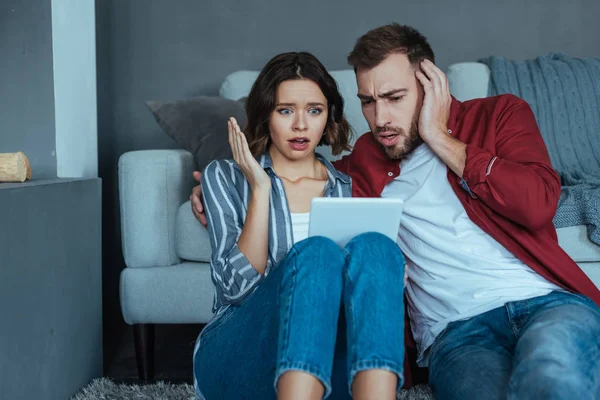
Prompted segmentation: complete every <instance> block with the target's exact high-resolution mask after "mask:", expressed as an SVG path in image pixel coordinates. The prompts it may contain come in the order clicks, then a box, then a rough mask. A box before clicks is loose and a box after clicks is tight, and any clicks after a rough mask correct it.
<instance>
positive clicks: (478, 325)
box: [429, 291, 600, 400]
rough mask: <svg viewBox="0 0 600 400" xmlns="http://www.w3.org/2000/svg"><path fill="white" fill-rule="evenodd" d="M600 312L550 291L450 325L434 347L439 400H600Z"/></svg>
mask: <svg viewBox="0 0 600 400" xmlns="http://www.w3.org/2000/svg"><path fill="white" fill-rule="evenodd" d="M599 344H600V309H599V308H598V307H597V306H596V305H595V304H594V303H593V302H592V301H591V300H590V299H588V298H587V297H585V296H583V295H578V294H572V293H566V292H560V291H555V292H552V293H550V294H548V295H546V296H540V297H535V298H532V299H528V300H523V301H516V302H509V303H507V304H506V305H505V306H504V307H499V308H496V309H494V310H491V311H488V312H486V313H483V314H481V315H478V316H476V317H473V318H470V319H467V320H464V321H456V322H451V323H450V324H449V325H448V327H447V328H446V329H445V330H444V331H443V332H442V333H441V334H440V335H439V336H438V338H437V339H436V341H435V342H434V343H433V345H432V347H431V349H430V350H431V353H430V360H429V381H430V383H431V385H432V387H433V391H434V393H435V396H436V399H437V400H445V399H457V400H458V399H460V400H470V399H473V400H475V399H476V400H487V399H490V400H492V399H511V400H512V399H515V400H516V399H518V400H527V399H544V400H546V399H572V400H587V399H590V400H591V399H600V391H599V384H600V348H599Z"/></svg>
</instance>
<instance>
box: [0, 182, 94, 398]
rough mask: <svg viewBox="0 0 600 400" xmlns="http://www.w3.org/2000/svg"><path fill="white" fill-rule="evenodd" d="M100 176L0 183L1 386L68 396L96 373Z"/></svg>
mask: <svg viewBox="0 0 600 400" xmlns="http://www.w3.org/2000/svg"><path fill="white" fill-rule="evenodd" d="M100 192H101V181H100V179H97V178H96V179H87V180H66V179H64V180H53V181H45V180H38V181H31V182H27V183H23V184H6V183H5V184H0V221H2V224H1V226H2V228H1V229H0V299H1V300H0V315H1V316H2V329H1V330H0V388H1V389H0V390H1V395H0V397H2V398H3V399H15V400H18V399H24V400H30V399H48V400H54V399H56V400H64V399H69V398H71V396H72V395H73V394H75V393H76V392H77V391H78V390H79V389H80V388H81V387H83V386H84V385H87V384H88V383H89V382H90V380H92V379H93V378H97V377H100V376H102V282H101V268H102V265H101V254H100V253H101V247H100V239H101V232H100V229H101V204H100V199H101V196H100Z"/></svg>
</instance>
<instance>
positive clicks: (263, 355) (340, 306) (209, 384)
mask: <svg viewBox="0 0 600 400" xmlns="http://www.w3.org/2000/svg"><path fill="white" fill-rule="evenodd" d="M247 113H248V124H247V127H246V132H245V134H243V133H242V132H241V130H240V128H239V126H238V124H237V122H236V121H235V120H234V119H231V120H230V121H229V122H228V129H229V143H230V145H231V149H232V152H233V160H218V161H213V162H212V163H210V164H209V165H208V166H207V167H206V169H205V171H204V173H203V174H202V182H201V183H202V189H203V194H204V197H203V198H204V200H203V201H204V208H205V210H206V214H207V218H208V229H209V234H210V238H211V247H212V258H211V270H212V279H213V283H214V284H215V287H216V295H215V303H214V311H215V317H214V318H213V320H212V321H211V322H210V323H209V324H208V325H207V326H206V327H205V328H204V330H203V331H202V332H201V334H200V335H199V337H198V341H197V343H196V348H195V350H194V378H195V379H194V384H195V388H196V392H197V394H198V396H199V397H200V398H202V399H204V398H205V399H209V400H212V399H253V400H254V399H260V400H262V399H274V398H279V399H292V398H293V399H321V398H323V397H328V396H329V395H330V394H332V396H331V397H332V398H349V397H350V395H349V394H348V393H351V394H352V396H353V397H354V398H363V399H366V398H377V399H388V398H389V399H395V398H396V390H397V389H398V388H399V387H400V386H401V384H402V365H403V360H404V335H403V333H404V332H403V330H404V328H403V322H404V306H403V286H402V282H403V277H404V259H403V258H402V254H401V252H400V250H399V249H398V247H397V245H396V243H394V242H393V241H392V240H390V239H388V238H387V237H385V236H383V235H380V234H375V233H368V234H363V235H360V236H358V237H356V238H354V239H353V240H352V241H351V242H350V243H349V244H348V245H347V246H346V248H345V249H341V248H339V247H338V246H337V245H336V244H335V243H334V242H333V241H331V240H329V239H326V238H323V237H311V238H307V236H308V217H309V212H310V201H311V199H312V198H314V197H318V196H325V197H346V196H351V186H350V180H349V178H348V177H347V176H346V175H344V174H342V173H340V172H338V171H336V170H335V169H334V168H333V167H332V165H331V164H330V163H329V162H328V161H327V160H326V159H324V158H323V157H322V156H320V155H319V154H317V153H315V148H316V146H317V145H319V144H325V145H329V146H331V148H332V153H333V154H339V153H341V152H342V151H343V150H345V149H348V148H349V144H348V141H349V137H350V129H349V125H348V123H347V122H346V120H345V119H344V116H343V100H342V97H341V95H340V93H339V92H338V89H337V85H336V83H335V80H334V79H333V78H332V77H331V76H330V75H329V74H328V73H327V71H326V70H325V68H324V67H323V65H322V64H321V63H320V62H319V61H318V60H317V59H316V58H315V57H314V56H312V55H311V54H308V53H286V54H281V55H279V56H276V57H275V58H273V59H272V60H271V61H269V63H268V64H267V65H266V66H265V67H264V68H263V70H262V71H261V73H260V75H259V76H258V78H257V80H256V82H255V83H254V85H253V87H252V90H251V91H250V94H249V96H248V103H247Z"/></svg>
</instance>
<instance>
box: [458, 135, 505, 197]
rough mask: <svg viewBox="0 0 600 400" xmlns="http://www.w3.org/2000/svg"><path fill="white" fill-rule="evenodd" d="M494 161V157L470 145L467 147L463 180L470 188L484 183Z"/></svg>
mask: <svg viewBox="0 0 600 400" xmlns="http://www.w3.org/2000/svg"><path fill="white" fill-rule="evenodd" d="M496 159H497V157H494V155H492V154H491V153H490V152H489V151H487V150H483V149H482V148H480V147H477V146H474V145H472V144H469V145H467V160H466V162H465V169H464V171H463V180H464V181H465V182H466V184H467V185H469V186H470V187H471V188H473V187H475V185H477V184H479V183H482V182H485V180H486V177H487V176H488V175H489V174H490V173H491V170H492V167H493V165H494V163H495V161H496Z"/></svg>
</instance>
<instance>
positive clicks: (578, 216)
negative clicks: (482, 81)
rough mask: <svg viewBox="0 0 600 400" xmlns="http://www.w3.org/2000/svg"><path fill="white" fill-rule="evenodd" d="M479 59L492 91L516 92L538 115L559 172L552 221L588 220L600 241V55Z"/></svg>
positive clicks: (559, 223) (562, 224) (590, 230)
mask: <svg viewBox="0 0 600 400" xmlns="http://www.w3.org/2000/svg"><path fill="white" fill-rule="evenodd" d="M480 62H483V63H484V64H486V65H487V66H488V67H489V68H490V70H491V80H490V87H489V95H490V96H494V95H498V94H503V93H511V94H514V95H515V96H518V97H520V98H522V99H523V100H525V101H527V102H528V103H529V105H530V106H531V108H532V110H533V113H534V114H535V117H536V120H537V123H538V125H539V127H540V131H541V133H542V136H543V138H544V142H545V143H546V146H547V147H548V151H549V153H550V159H551V161H552V165H553V167H554V169H555V170H556V171H557V172H558V173H559V174H560V177H561V184H562V193H561V198H560V201H559V205H558V210H557V212H556V216H555V217H554V220H553V222H554V225H555V226H556V227H557V228H562V227H566V226H574V225H587V227H588V229H587V231H588V236H589V238H590V240H591V241H592V242H593V243H596V244H598V245H600V59H598V58H573V57H569V56H566V55H564V54H557V53H551V54H548V55H546V56H542V57H538V58H536V59H534V60H527V61H514V60H508V59H506V58H503V57H489V58H485V59H482V60H480ZM531 206H532V207H535V204H532V205H531Z"/></svg>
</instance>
